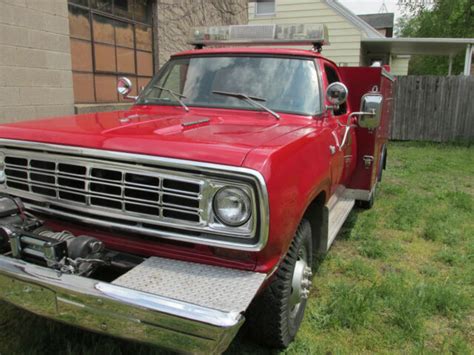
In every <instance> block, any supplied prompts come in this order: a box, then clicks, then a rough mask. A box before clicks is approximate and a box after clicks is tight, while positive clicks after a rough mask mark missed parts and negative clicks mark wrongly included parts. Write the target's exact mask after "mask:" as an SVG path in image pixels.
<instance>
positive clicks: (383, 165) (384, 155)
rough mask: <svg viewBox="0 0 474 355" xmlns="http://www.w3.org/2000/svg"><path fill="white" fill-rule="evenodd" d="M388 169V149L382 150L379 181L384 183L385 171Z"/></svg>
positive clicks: (378, 174)
mask: <svg viewBox="0 0 474 355" xmlns="http://www.w3.org/2000/svg"><path fill="white" fill-rule="evenodd" d="M386 167H387V148H385V147H384V148H383V149H382V156H381V157H380V163H379V171H378V172H377V181H378V182H381V181H382V175H383V171H384V170H385V168H386Z"/></svg>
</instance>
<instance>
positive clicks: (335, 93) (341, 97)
mask: <svg viewBox="0 0 474 355" xmlns="http://www.w3.org/2000/svg"><path fill="white" fill-rule="evenodd" d="M348 95H349V90H348V89H347V86H345V85H344V84H343V83H341V82H338V81H337V82H335V83H332V84H330V85H329V86H328V88H327V90H326V98H327V100H328V101H329V102H330V103H331V105H333V106H332V107H330V108H336V109H337V108H339V106H341V105H342V104H344V103H345V102H346V101H347V96H348Z"/></svg>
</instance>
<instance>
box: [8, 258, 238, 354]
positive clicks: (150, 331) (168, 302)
mask: <svg viewBox="0 0 474 355" xmlns="http://www.w3.org/2000/svg"><path fill="white" fill-rule="evenodd" d="M0 299H3V300H5V301H7V302H10V303H12V304H14V305H17V306H19V307H21V308H25V309H26V310H28V311H31V312H33V313H35V314H38V315H40V316H44V317H47V318H52V319H56V320H59V321H62V322H66V323H68V324H71V325H74V326H79V327H82V328H85V329H89V330H93V331H97V332H102V333H107V334H109V335H113V336H118V337H121V338H128V339H131V340H135V341H142V342H147V343H151V344H155V345H158V346H166V347H170V345H171V347H172V348H173V349H174V350H181V351H186V352H191V353H195V352H201V351H205V352H206V353H214V352H218V353H220V352H222V351H224V350H225V349H226V348H227V347H228V345H229V344H230V342H231V341H232V339H233V337H234V336H235V334H236V332H237V331H238V329H239V328H240V327H241V325H242V324H243V322H244V317H243V316H242V315H241V314H240V313H238V312H223V311H219V310H215V309H210V308H207V307H202V306H197V305H194V304H191V303H186V302H182V301H177V300H174V299H170V298H166V297H162V296H159V295H153V294H148V293H145V292H140V291H135V290H132V289H128V288H125V287H121V286H116V285H112V284H108V283H105V282H98V281H96V280H92V279H88V278H85V277H81V276H76V275H67V274H62V275H61V274H60V273H58V272H57V271H55V270H52V269H48V268H44V267H41V266H37V265H33V264H30V263H27V262H24V261H22V260H17V259H12V258H9V257H5V256H1V255H0ZM32 299H37V302H32V301H31V300H32ZM130 326H133V327H134V331H133V332H130V331H129V327H130ZM167 339H170V341H168V340H167Z"/></svg>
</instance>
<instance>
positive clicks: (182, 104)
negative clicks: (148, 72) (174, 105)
mask: <svg viewBox="0 0 474 355" xmlns="http://www.w3.org/2000/svg"><path fill="white" fill-rule="evenodd" d="M153 87H154V88H157V89H160V90H163V91H166V92H168V93H170V94H171V96H173V97H174V98H175V99H176V101H178V102H179V104H180V105H181V106H183V108H184V109H185V110H186V112H189V107H188V106H186V104H185V103H184V102H183V100H181V99H185V98H186V96H184V95H182V94H180V93H177V92H176V91H173V90H171V89H167V88H164V87H162V86H158V85H153Z"/></svg>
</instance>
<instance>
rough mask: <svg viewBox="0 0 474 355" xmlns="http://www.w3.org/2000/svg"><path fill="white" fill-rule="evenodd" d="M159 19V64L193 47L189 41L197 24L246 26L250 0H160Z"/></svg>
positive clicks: (158, 6) (158, 7)
mask: <svg viewBox="0 0 474 355" xmlns="http://www.w3.org/2000/svg"><path fill="white" fill-rule="evenodd" d="M157 14H158V15H157V18H158V29H157V31H158V33H157V37H158V48H157V51H158V58H157V59H158V60H157V62H158V66H162V65H163V64H165V63H166V62H167V61H168V59H169V57H170V56H171V55H172V54H174V53H177V52H180V51H183V50H186V49H192V46H190V45H189V44H187V41H188V39H189V35H190V34H191V29H192V28H193V27H196V26H217V25H246V24H247V22H248V3H247V0H225V1H224V0H160V1H158V5H157Z"/></svg>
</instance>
